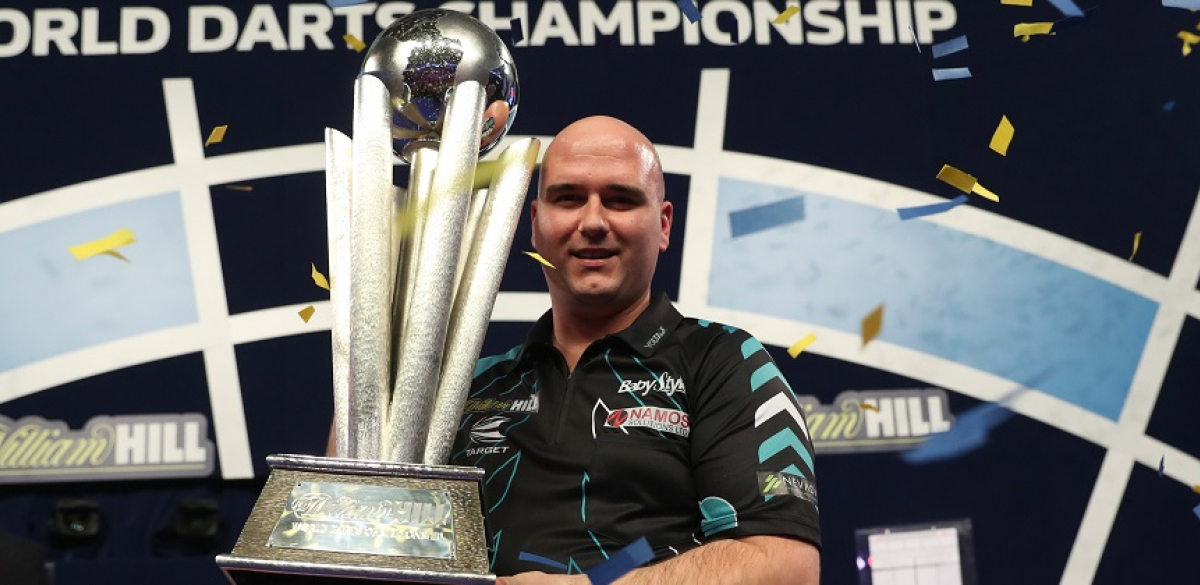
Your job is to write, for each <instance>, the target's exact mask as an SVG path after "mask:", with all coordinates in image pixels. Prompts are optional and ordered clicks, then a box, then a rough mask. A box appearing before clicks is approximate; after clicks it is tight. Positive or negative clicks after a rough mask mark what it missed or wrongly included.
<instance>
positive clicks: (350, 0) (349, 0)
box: [325, 0, 367, 8]
mask: <svg viewBox="0 0 1200 585" xmlns="http://www.w3.org/2000/svg"><path fill="white" fill-rule="evenodd" d="M366 2H367V0H325V4H328V5H329V7H330V8H341V7H343V6H354V5H355V4H365V3H366Z"/></svg>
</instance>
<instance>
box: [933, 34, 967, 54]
mask: <svg viewBox="0 0 1200 585" xmlns="http://www.w3.org/2000/svg"><path fill="white" fill-rule="evenodd" d="M966 48H968V46H967V35H962V36H960V37H956V38H953V39H950V40H948V41H945V42H941V43H938V44H936V45H934V46H933V58H934V59H940V58H942V57H945V56H946V55H953V54H954V53H957V52H959V51H961V50H963V49H966Z"/></svg>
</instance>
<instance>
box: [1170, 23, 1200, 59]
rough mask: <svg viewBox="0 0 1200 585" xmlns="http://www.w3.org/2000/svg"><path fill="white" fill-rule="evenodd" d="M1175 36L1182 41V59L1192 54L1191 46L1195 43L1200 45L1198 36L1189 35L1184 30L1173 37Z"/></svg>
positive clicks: (1199, 36)
mask: <svg viewBox="0 0 1200 585" xmlns="http://www.w3.org/2000/svg"><path fill="white" fill-rule="evenodd" d="M1175 36H1177V37H1179V40H1181V41H1183V56H1184V57H1187V56H1188V55H1191V54H1192V45H1194V44H1196V43H1200V35H1196V34H1194V33H1190V32H1188V31H1186V30H1181V31H1179V34H1178V35H1175Z"/></svg>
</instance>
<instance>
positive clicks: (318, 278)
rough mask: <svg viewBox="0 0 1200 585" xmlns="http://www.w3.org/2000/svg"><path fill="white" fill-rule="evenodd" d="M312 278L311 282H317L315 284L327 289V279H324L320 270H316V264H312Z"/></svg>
mask: <svg viewBox="0 0 1200 585" xmlns="http://www.w3.org/2000/svg"><path fill="white" fill-rule="evenodd" d="M312 279H313V282H315V283H317V286H319V287H321V288H323V289H325V290H329V281H328V280H326V279H325V275H324V274H321V271H320V270H317V265H316V264H313V265H312Z"/></svg>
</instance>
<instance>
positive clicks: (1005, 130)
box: [988, 116, 1013, 156]
mask: <svg viewBox="0 0 1200 585" xmlns="http://www.w3.org/2000/svg"><path fill="white" fill-rule="evenodd" d="M1012 139H1013V125H1012V122H1009V121H1008V116H1000V125H998V126H996V131H995V132H993V133H992V141H991V143H989V144H988V148H991V149H992V150H994V151H996V152H998V153H1000V156H1008V144H1009V143H1010V142H1012Z"/></svg>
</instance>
